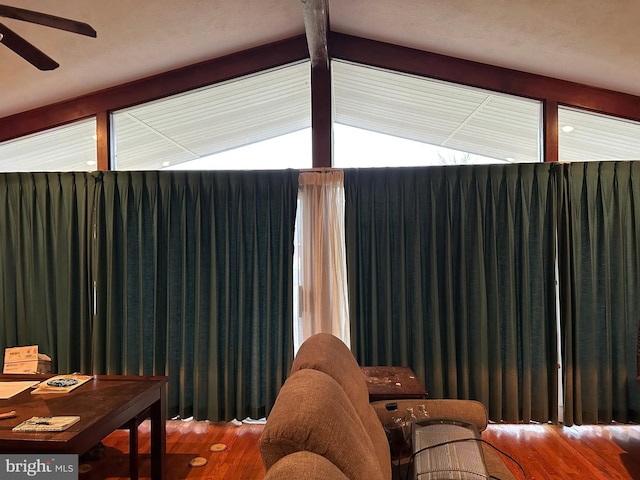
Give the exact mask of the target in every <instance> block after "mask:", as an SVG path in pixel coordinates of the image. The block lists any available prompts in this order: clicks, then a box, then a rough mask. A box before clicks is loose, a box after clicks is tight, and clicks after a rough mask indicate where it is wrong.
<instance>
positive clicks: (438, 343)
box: [345, 164, 558, 422]
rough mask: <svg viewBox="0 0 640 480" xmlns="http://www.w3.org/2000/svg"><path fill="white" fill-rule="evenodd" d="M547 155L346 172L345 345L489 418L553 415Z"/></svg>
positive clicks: (551, 188)
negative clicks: (469, 402) (525, 160)
mask: <svg viewBox="0 0 640 480" xmlns="http://www.w3.org/2000/svg"><path fill="white" fill-rule="evenodd" d="M552 168H553V167H552V165H550V164H527V165H505V166H499V165H493V166H446V167H427V168H407V169H361V170H347V171H345V197H346V210H345V227H346V232H347V233H346V247H347V266H348V282H349V303H350V322H351V328H352V334H351V345H352V349H353V350H354V352H355V354H356V357H357V358H358V360H359V362H360V363H361V364H363V365H408V366H410V367H412V368H413V370H414V371H415V372H416V374H417V375H418V377H419V378H420V379H422V380H423V381H424V382H425V385H426V387H427V390H428V392H429V394H430V396H431V397H435V398H439V397H449V398H473V399H477V400H480V401H482V402H483V403H484V404H485V405H486V406H487V408H488V411H489V416H490V418H491V419H492V420H496V421H500V420H504V421H509V422H516V421H529V420H537V421H554V422H555V421H557V358H558V357H557V337H556V318H557V316H556V294H555V284H554V272H555V264H554V262H555V238H554V232H555V223H556V218H555V208H554V207H555V198H556V188H555V181H554V175H553V172H552Z"/></svg>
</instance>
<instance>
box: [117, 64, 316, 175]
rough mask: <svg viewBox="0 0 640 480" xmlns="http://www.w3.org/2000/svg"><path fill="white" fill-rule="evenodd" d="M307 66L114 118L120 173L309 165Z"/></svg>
mask: <svg viewBox="0 0 640 480" xmlns="http://www.w3.org/2000/svg"><path fill="white" fill-rule="evenodd" d="M309 68H310V67H309V63H308V62H303V63H299V64H294V65H288V66H285V67H282V68H278V69H274V70H270V71H268V72H264V73H260V74H256V75H251V76H247V77H243V78H239V79H235V80H233V81H229V82H224V83H220V84H216V85H212V86H208V87H205V88H201V89H197V90H193V91H190V92H187V93H183V94H179V95H174V96H172V97H169V98H165V99H162V100H158V101H155V102H150V103H146V104H144V105H140V106H136V107H131V108H127V109H124V110H119V111H117V112H115V113H114V114H113V117H112V119H113V127H114V128H113V129H114V138H115V159H114V165H113V167H114V168H115V169H118V170H132V169H136V170H160V169H163V168H172V169H242V168H251V169H255V170H259V169H270V168H288V167H290V168H307V167H310V166H311V163H312V162H311V134H310V127H311V101H310V99H311V93H310V69H309Z"/></svg>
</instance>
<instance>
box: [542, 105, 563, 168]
mask: <svg viewBox="0 0 640 480" xmlns="http://www.w3.org/2000/svg"><path fill="white" fill-rule="evenodd" d="M541 150H542V155H543V157H542V158H543V160H544V161H545V162H557V161H558V158H559V157H558V152H559V144H558V102H554V101H552V100H545V101H544V102H542V149H541Z"/></svg>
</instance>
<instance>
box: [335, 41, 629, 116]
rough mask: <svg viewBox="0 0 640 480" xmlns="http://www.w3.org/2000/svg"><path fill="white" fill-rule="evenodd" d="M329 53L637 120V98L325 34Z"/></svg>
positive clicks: (411, 72)
mask: <svg viewBox="0 0 640 480" xmlns="http://www.w3.org/2000/svg"><path fill="white" fill-rule="evenodd" d="M329 47H330V48H329V54H330V56H331V58H332V59H334V60H335V59H341V60H346V61H351V62H355V63H361V64H363V65H371V66H374V67H379V68H384V69H387V70H394V71H398V72H404V73H410V74H415V75H421V76H425V77H429V78H436V79H439V80H445V81H448V82H454V83H460V84H463V85H469V86H473V87H479V88H486V89H488V90H495V91H498V92H503V93H509V94H512V95H518V96H522V97H528V98H533V99H536V100H550V101H554V102H557V103H558V104H559V105H566V106H572V107H577V108H581V109H585V110H591V111H594V112H599V113H605V114H609V115H614V116H617V117H623V118H627V119H630V120H637V121H640V96H635V95H629V94H626V93H620V92H614V91H612V90H606V89H603V88H598V87H593V86H589V85H583V84H580V83H575V82H570V81H566V80H560V79H555V78H551V77H545V76H543V75H536V74H533V73H527V72H521V71H517V70H511V69H508V68H503V67H497V66H494V65H488V64H484V63H478V62H473V61H470V60H463V59H459V58H454V57H448V56H446V55H440V54H437V53H431V52H425V51H423V50H416V49H412V48H408V47H402V46H398V45H393V44H390V43H384V42H378V41H374V40H368V39H364V38H359V37H353V36H350V35H346V34H341V33H335V32H331V33H330V35H329Z"/></svg>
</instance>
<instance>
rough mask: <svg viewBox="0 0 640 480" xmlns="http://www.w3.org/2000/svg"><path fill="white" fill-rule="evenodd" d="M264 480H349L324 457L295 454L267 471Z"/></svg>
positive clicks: (313, 454)
mask: <svg viewBox="0 0 640 480" xmlns="http://www.w3.org/2000/svg"><path fill="white" fill-rule="evenodd" d="M264 480H349V478H348V477H346V476H345V475H344V474H343V473H342V472H341V471H340V469H339V468H338V467H336V466H335V465H334V464H333V463H331V462H330V461H329V460H327V459H326V458H324V457H323V456H322V455H318V454H317V453H313V452H306V451H302V452H295V453H292V454H291V455H287V456H286V457H282V458H281V459H280V460H278V461H277V462H276V463H275V464H273V466H272V467H271V468H270V469H269V470H268V471H267V474H266V475H265V477H264Z"/></svg>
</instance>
